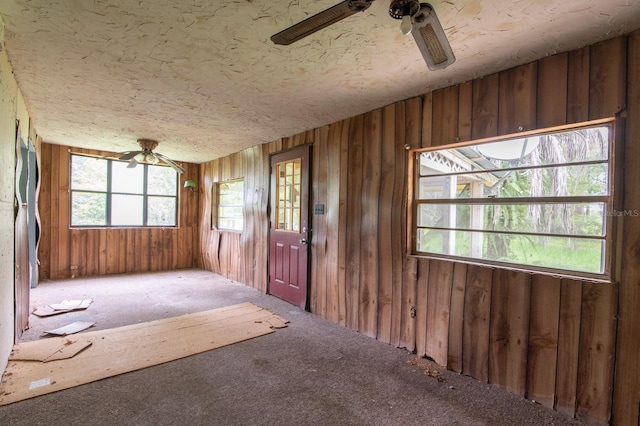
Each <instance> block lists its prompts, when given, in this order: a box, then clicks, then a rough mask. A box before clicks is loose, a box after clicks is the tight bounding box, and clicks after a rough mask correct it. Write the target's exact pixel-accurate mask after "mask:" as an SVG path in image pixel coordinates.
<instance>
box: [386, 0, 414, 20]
mask: <svg viewBox="0 0 640 426" xmlns="http://www.w3.org/2000/svg"><path fill="white" fill-rule="evenodd" d="M419 11H420V2H419V1H418V0H392V1H391V6H389V15H390V16H391V17H392V18H394V19H402V18H404V17H405V16H414V15H415V14H416V13H418V12H419Z"/></svg>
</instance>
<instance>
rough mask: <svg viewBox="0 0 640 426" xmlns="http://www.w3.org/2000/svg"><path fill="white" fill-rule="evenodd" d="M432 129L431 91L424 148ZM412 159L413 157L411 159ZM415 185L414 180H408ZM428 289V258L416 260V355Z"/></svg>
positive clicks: (422, 348)
mask: <svg viewBox="0 0 640 426" xmlns="http://www.w3.org/2000/svg"><path fill="white" fill-rule="evenodd" d="M432 131H433V95H432V94H431V93H429V94H427V95H425V96H423V98H422V141H421V144H420V146H421V147H423V148H425V147H429V146H431V144H432ZM411 161H413V159H411ZM410 184H411V185H415V183H414V182H410ZM428 289H429V260H428V259H420V260H419V261H418V280H417V289H416V309H417V311H416V321H415V323H416V329H415V330H416V332H415V333H416V353H417V354H418V356H426V355H427V294H428Z"/></svg>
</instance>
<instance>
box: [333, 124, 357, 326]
mask: <svg viewBox="0 0 640 426" xmlns="http://www.w3.org/2000/svg"><path fill="white" fill-rule="evenodd" d="M352 120H353V119H347V120H344V121H343V125H342V133H341V134H340V142H339V149H340V170H341V179H340V186H339V190H338V192H339V194H340V212H339V219H338V309H339V313H338V321H339V322H338V323H339V324H341V325H346V322H347V294H346V293H347V261H346V259H347V213H348V211H347V200H348V197H349V191H347V183H348V181H349V175H348V171H347V169H348V167H349V137H350V134H351V131H350V128H351V121H352ZM336 148H337V147H336Z"/></svg>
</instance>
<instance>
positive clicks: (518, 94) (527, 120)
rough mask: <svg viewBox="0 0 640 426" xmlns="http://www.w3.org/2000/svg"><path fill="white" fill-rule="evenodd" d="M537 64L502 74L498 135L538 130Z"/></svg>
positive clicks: (533, 63) (522, 66)
mask: <svg viewBox="0 0 640 426" xmlns="http://www.w3.org/2000/svg"><path fill="white" fill-rule="evenodd" d="M537 65H538V64H537V63H536V62H532V63H530V64H526V65H521V66H519V67H516V68H512V69H510V70H507V71H503V72H501V73H500V93H499V109H498V133H499V134H508V133H516V132H518V131H520V130H531V129H535V128H536V90H537V84H536V83H537V80H536V77H537Z"/></svg>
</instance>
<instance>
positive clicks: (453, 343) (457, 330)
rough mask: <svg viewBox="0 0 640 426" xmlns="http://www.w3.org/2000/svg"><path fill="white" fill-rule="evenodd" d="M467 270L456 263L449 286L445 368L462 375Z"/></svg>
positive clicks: (462, 265)
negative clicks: (447, 347)
mask: <svg viewBox="0 0 640 426" xmlns="http://www.w3.org/2000/svg"><path fill="white" fill-rule="evenodd" d="M467 268H468V265H466V264H464V263H456V264H455V265H454V269H453V281H452V284H451V308H450V310H449V350H448V354H447V367H448V368H449V369H450V370H452V371H455V372H456V373H462V360H463V355H462V354H463V327H464V300H465V291H466V287H467Z"/></svg>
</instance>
